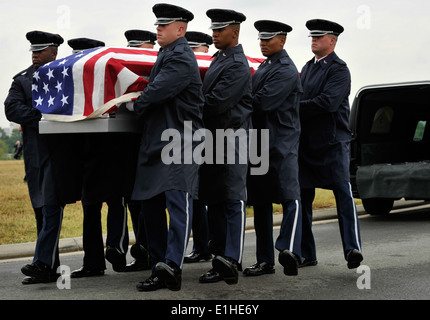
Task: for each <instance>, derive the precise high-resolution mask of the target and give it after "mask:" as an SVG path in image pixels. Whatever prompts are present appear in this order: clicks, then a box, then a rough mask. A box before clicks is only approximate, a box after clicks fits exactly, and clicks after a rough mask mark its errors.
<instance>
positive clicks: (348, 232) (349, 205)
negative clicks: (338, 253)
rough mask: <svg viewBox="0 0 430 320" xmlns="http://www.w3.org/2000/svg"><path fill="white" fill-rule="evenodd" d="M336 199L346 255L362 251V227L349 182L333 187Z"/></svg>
mask: <svg viewBox="0 0 430 320" xmlns="http://www.w3.org/2000/svg"><path fill="white" fill-rule="evenodd" d="M333 193H334V196H335V199H336V207H337V216H338V221H339V229H340V234H341V236H342V245H343V250H344V254H345V257H346V253H347V252H348V251H349V250H353V249H356V250H359V251H361V237H360V225H359V222H358V216H357V208H356V206H355V202H354V198H353V196H352V191H351V184H350V183H349V182H341V183H337V184H335V185H334V186H333Z"/></svg>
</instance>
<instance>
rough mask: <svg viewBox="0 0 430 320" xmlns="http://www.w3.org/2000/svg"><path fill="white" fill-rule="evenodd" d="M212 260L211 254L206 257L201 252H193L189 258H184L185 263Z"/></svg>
mask: <svg viewBox="0 0 430 320" xmlns="http://www.w3.org/2000/svg"><path fill="white" fill-rule="evenodd" d="M211 258H212V255H211V254H210V253H209V254H207V255H204V254H202V253H199V252H195V251H193V252H191V253H190V254H189V255H188V256H185V257H184V263H194V262H200V261H202V260H203V261H208V260H210V259H211Z"/></svg>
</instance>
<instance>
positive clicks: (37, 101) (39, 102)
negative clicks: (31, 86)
mask: <svg viewBox="0 0 430 320" xmlns="http://www.w3.org/2000/svg"><path fill="white" fill-rule="evenodd" d="M34 102H36V107H37V106H41V105H42V102H43V99H42V97H40V96H39V99H37V100H34Z"/></svg>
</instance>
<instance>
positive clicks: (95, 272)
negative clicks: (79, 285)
mask: <svg viewBox="0 0 430 320" xmlns="http://www.w3.org/2000/svg"><path fill="white" fill-rule="evenodd" d="M104 274H105V271H104V270H103V269H95V268H87V267H85V266H83V267H80V268H79V269H77V270H73V271H72V272H71V273H70V278H85V277H95V276H102V275H104Z"/></svg>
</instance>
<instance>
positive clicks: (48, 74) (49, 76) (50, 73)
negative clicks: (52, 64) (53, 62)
mask: <svg viewBox="0 0 430 320" xmlns="http://www.w3.org/2000/svg"><path fill="white" fill-rule="evenodd" d="M53 73H54V70H51V69H48V73H47V74H46V75H47V76H48V78H49V80H51V78H55V77H54V74H53Z"/></svg>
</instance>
